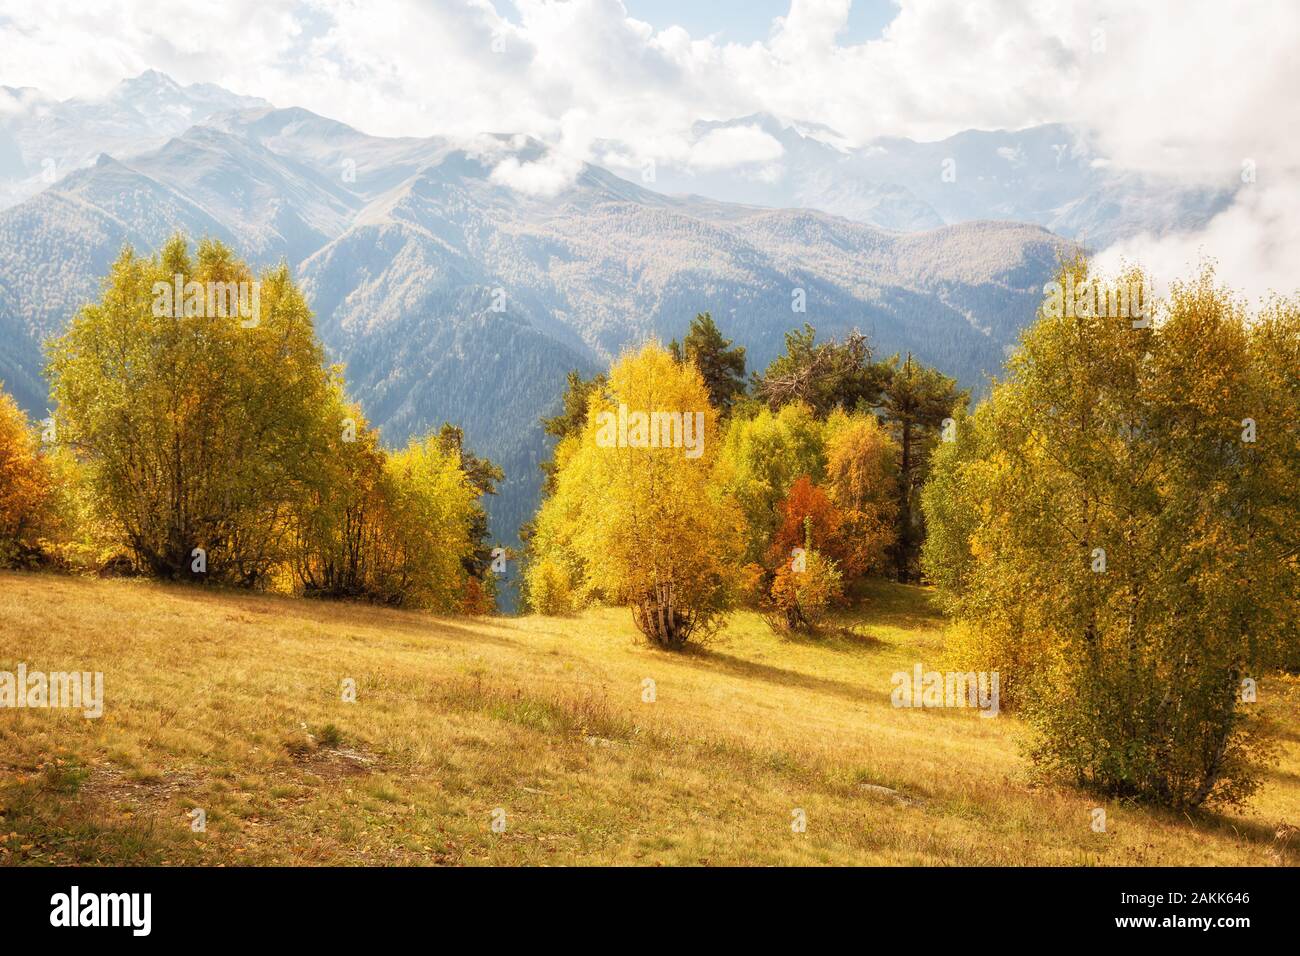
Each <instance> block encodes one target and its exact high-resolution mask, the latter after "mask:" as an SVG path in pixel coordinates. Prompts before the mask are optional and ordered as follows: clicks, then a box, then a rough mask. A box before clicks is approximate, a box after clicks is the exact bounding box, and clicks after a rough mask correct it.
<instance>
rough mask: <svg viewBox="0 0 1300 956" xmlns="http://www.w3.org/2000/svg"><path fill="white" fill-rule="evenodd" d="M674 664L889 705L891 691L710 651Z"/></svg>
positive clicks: (693, 650)
mask: <svg viewBox="0 0 1300 956" xmlns="http://www.w3.org/2000/svg"><path fill="white" fill-rule="evenodd" d="M673 659H674V661H676V662H678V663H681V664H686V665H688V666H691V667H699V668H710V669H713V670H716V671H720V672H722V673H726V674H732V675H734V676H736V677H743V678H746V679H747V680H756V681H761V682H763V683H766V684H776V685H779V686H781V687H797V688H800V689H802V690H810V691H814V692H817V693H822V694H831V695H833V696H835V697H841V698H843V699H845V700H851V701H855V702H857V703H871V702H877V703H883V704H886V705H887V704H888V703H889V688H887V687H882V688H879V689H878V690H877V689H875V688H869V687H864V686H862V685H860V684H852V683H849V682H848V681H841V680H835V679H833V678H829V677H817V676H816V675H813V674H805V673H802V672H800V671H792V670H786V669H784V668H781V667H773V666H772V665H771V664H760V663H759V662H757V661H752V660H748V659H747V658H744V657H736V656H735V655H732V654H725V653H723V652H722V651H717V650H713V649H711V648H708V647H687V648H686V649H684V650H682V651H679V652H677V653H676V654H675V655H674V657H673Z"/></svg>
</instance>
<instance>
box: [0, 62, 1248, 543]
mask: <svg viewBox="0 0 1300 956" xmlns="http://www.w3.org/2000/svg"><path fill="white" fill-rule="evenodd" d="M6 95H7V97H8V102H7V106H6V109H5V110H4V111H3V112H0V156H2V157H5V158H2V159H0V192H2V193H3V195H6V196H9V197H21V196H26V198H23V199H22V201H21V202H15V203H14V204H12V205H10V207H9V208H6V209H4V210H3V211H0V380H3V381H4V382H5V386H6V388H7V389H8V390H9V391H11V392H12V393H13V394H15V396H16V397H17V398H18V400H19V401H20V403H22V404H23V405H25V406H26V407H27V408H28V409H29V411H31V412H33V413H43V412H44V409H45V403H46V387H45V383H44V382H43V380H42V378H41V368H42V357H41V349H40V343H41V342H42V340H43V339H44V338H45V337H46V336H48V335H50V334H52V333H56V332H58V331H59V330H60V329H61V328H62V327H63V326H64V324H65V323H66V322H67V320H68V318H69V317H70V316H71V315H72V314H73V313H74V312H75V310H76V309H77V308H78V306H79V305H81V304H82V303H83V302H85V301H87V300H88V299H90V298H92V297H93V296H94V295H95V294H96V292H97V284H98V281H99V279H100V277H102V276H103V275H104V274H105V273H106V272H107V270H108V268H109V266H110V264H111V263H112V261H113V260H114V259H115V258H116V257H117V255H118V254H119V253H120V251H121V248H122V246H123V244H125V243H130V244H132V245H133V246H134V247H135V248H136V249H137V251H141V252H152V251H153V250H154V249H156V248H157V247H158V245H159V244H160V243H161V242H162V241H163V240H164V239H165V238H166V237H167V236H168V235H170V234H171V233H173V232H176V231H183V232H185V233H187V234H189V235H190V236H192V237H195V238H197V237H200V236H214V237H217V238H220V239H222V240H224V241H226V242H228V243H230V244H231V245H233V246H234V247H235V248H236V249H237V250H238V251H239V252H240V253H241V254H243V255H245V256H247V257H249V258H250V259H251V260H253V261H255V262H256V263H259V264H264V265H269V264H272V263H275V262H278V261H280V260H281V259H284V260H286V261H288V262H289V264H290V265H291V266H292V267H293V269H294V271H295V273H296V275H298V276H299V278H300V280H301V282H302V284H303V288H304V290H305V291H306V293H307V295H308V297H309V300H310V302H311V305H312V308H313V309H314V311H315V313H316V320H317V325H318V328H319V330H320V334H321V337H322V339H323V340H324V342H325V343H326V345H327V347H328V349H329V350H330V353H331V355H332V356H333V357H334V358H336V359H338V360H341V361H343V362H345V363H346V365H347V374H348V382H349V386H350V390H351V392H352V393H353V395H355V396H356V397H357V398H358V399H359V400H360V401H361V402H362V404H363V406H364V408H365V409H366V411H367V414H368V415H369V416H370V418H371V420H372V422H373V423H374V424H376V425H378V426H380V427H381V428H382V429H383V434H384V437H385V440H386V441H387V442H389V443H390V444H398V443H401V442H404V441H405V439H406V438H407V437H408V436H409V435H411V434H413V433H416V432H419V431H422V430H424V429H427V428H429V427H436V426H437V425H438V424H439V423H441V422H442V421H443V420H449V421H452V422H456V423H458V424H460V425H462V426H463V427H464V428H465V430H466V433H467V436H468V439H469V442H470V444H471V445H472V447H473V448H474V449H475V450H476V451H477V452H479V453H481V454H486V455H488V456H489V457H491V458H493V459H494V460H496V461H497V462H499V463H500V464H501V465H502V466H503V467H504V468H505V470H506V473H507V482H506V486H505V487H504V488H503V489H502V493H501V494H500V495H499V496H498V500H496V501H493V502H490V503H489V505H490V509H491V512H492V518H493V527H494V531H495V533H496V534H497V535H498V536H499V537H500V538H502V539H503V540H509V539H512V538H513V536H514V532H515V530H516V529H517V527H518V524H519V523H520V521H522V520H524V519H525V518H526V517H528V516H529V515H530V514H531V512H532V509H533V507H534V504H535V498H536V493H537V488H538V485H539V474H538V470H537V467H536V465H537V462H538V460H540V458H541V457H542V456H543V455H544V454H545V445H544V440H543V436H542V433H541V430H540V425H539V423H538V418H539V416H541V415H543V414H549V413H551V412H552V411H553V409H554V407H555V405H556V402H557V400H558V397H559V395H560V393H561V391H562V389H563V385H564V377H565V373H567V372H568V371H570V370H571V369H574V368H578V369H582V370H583V371H584V372H590V371H593V370H595V369H596V368H598V367H600V366H602V365H603V364H605V363H606V362H607V361H608V359H609V358H610V357H611V356H613V355H616V354H617V352H618V351H619V349H621V348H622V347H623V346H624V345H626V344H628V343H631V342H635V341H638V340H640V339H642V338H644V337H646V336H649V335H656V336H658V337H660V338H661V339H663V340H667V339H669V338H672V337H674V336H680V335H681V334H682V333H683V332H684V330H685V328H686V326H687V324H688V323H689V321H690V319H691V317H692V316H694V315H695V313H697V312H700V311H705V310H709V311H712V313H713V315H714V317H715V318H716V319H717V320H718V324H719V326H720V327H721V328H722V330H723V332H724V333H725V334H727V335H728V336H730V337H733V338H734V339H736V341H737V342H738V343H739V344H742V345H744V346H746V348H747V349H748V350H749V360H750V367H751V368H762V367H763V366H765V365H766V364H767V362H768V361H770V359H771V358H772V357H773V356H774V355H776V354H777V353H778V352H779V351H780V350H781V348H782V346H783V335H784V333H785V332H786V331H787V330H789V329H791V328H794V327H797V326H799V325H800V324H802V323H803V322H804V321H807V322H810V323H811V324H813V325H815V326H816V327H817V329H818V332H819V334H821V335H823V336H828V335H838V334H842V333H844V332H846V331H848V330H849V329H851V328H853V327H855V326H856V327H860V328H862V329H863V330H864V331H865V332H867V333H868V334H869V336H870V338H871V341H872V342H873V344H874V345H875V346H876V348H877V350H878V351H879V352H881V353H883V354H890V353H892V352H895V351H903V352H906V351H911V352H914V353H915V354H916V355H917V356H918V357H919V358H920V359H921V360H923V361H925V362H927V363H930V364H934V365H937V366H938V367H940V368H942V369H944V370H945V371H947V372H949V373H951V374H954V375H957V376H958V377H959V378H960V379H961V380H962V382H963V383H964V384H966V385H972V386H978V385H980V383H981V382H982V381H983V377H984V376H985V375H986V374H988V373H991V372H994V371H995V370H996V369H997V368H999V367H1000V365H1001V362H1002V360H1003V358H1004V349H1005V347H1006V346H1007V345H1008V344H1009V343H1010V342H1012V341H1013V340H1014V336H1015V334H1016V332H1017V331H1018V329H1019V328H1020V327H1022V326H1023V325H1024V324H1025V323H1026V322H1028V321H1029V319H1030V318H1032V316H1033V313H1034V309H1035V307H1036V305H1037V303H1038V301H1039V299H1040V297H1041V288H1042V284H1043V282H1044V281H1045V280H1046V279H1047V278H1048V277H1049V276H1050V273H1051V271H1052V268H1053V266H1054V264H1055V262H1056V259H1057V256H1058V253H1059V252H1060V251H1061V250H1063V249H1065V248H1067V247H1068V246H1069V242H1068V241H1067V240H1066V239H1063V238H1061V237H1060V236H1058V235H1054V234H1053V232H1049V231H1048V229H1046V228H1044V226H1050V227H1052V229H1054V230H1055V231H1056V232H1058V233H1059V234H1060V235H1063V236H1066V237H1071V236H1082V237H1085V238H1086V239H1087V240H1088V241H1089V243H1091V242H1092V241H1093V239H1094V238H1095V237H1096V236H1098V235H1111V236H1113V235H1125V234H1128V233H1129V232H1131V231H1132V230H1134V229H1136V228H1143V229H1152V230H1160V229H1171V228H1182V227H1190V226H1194V225H1199V224H1200V223H1201V222H1203V221H1204V220H1205V218H1207V217H1208V216H1209V215H1210V214H1211V213H1212V211H1213V210H1215V209H1217V208H1218V207H1219V205H1220V204H1221V203H1223V202H1225V201H1226V199H1227V196H1228V194H1227V193H1222V194H1220V193H1214V192H1209V191H1189V190H1185V189H1179V188H1176V187H1173V186H1160V187H1159V188H1156V189H1153V188H1152V184H1150V183H1147V182H1145V181H1138V180H1134V179H1131V178H1129V177H1125V176H1124V175H1122V174H1117V173H1113V172H1110V171H1108V170H1107V168H1106V167H1105V166H1104V164H1101V165H1099V164H1097V163H1096V162H1094V160H1095V159H1096V157H1092V156H1091V155H1090V154H1088V153H1087V151H1086V150H1084V149H1083V148H1082V147H1080V146H1079V145H1078V143H1077V142H1075V141H1073V140H1071V139H1070V138H1069V137H1070V134H1069V133H1068V132H1067V131H1066V130H1065V129H1064V128H1062V127H1038V128H1034V129H1029V130H1022V131H1020V132H1016V133H966V134H961V135H960V136H958V137H953V138H952V139H951V140H947V141H943V142H941V143H935V144H919V143H913V142H911V141H907V140H892V141H888V142H883V141H882V142H881V143H877V144H873V145H872V146H871V147H868V148H867V149H864V150H858V151H853V150H846V149H844V148H843V147H842V146H839V145H837V144H836V142H835V138H834V135H833V133H831V132H830V131H825V130H817V129H807V128H805V129H802V130H801V129H799V128H796V127H795V126H793V125H788V124H780V123H778V122H776V121H775V120H772V119H771V118H770V117H758V118H753V117H751V118H747V119H742V120H737V121H735V122H734V124H731V125H730V126H729V125H728V124H701V126H700V127H699V134H700V137H701V140H702V141H704V142H706V143H707V142H708V140H707V137H708V136H709V135H710V134H711V133H716V132H717V131H718V130H720V129H726V128H733V127H756V128H758V129H759V131H760V132H762V133H764V134H765V135H768V136H770V137H771V138H773V139H775V140H777V141H779V143H780V145H781V153H780V155H779V157H774V156H773V153H774V151H773V150H772V149H771V147H770V146H764V149H766V150H767V153H766V154H764V155H765V157H766V158H764V159H762V160H760V161H758V162H755V163H749V164H742V166H741V173H742V174H743V175H738V174H737V173H736V172H735V170H734V169H733V170H732V171H730V172H728V171H725V170H718V171H716V172H712V173H708V174H698V173H697V174H695V175H691V176H687V175H685V174H684V173H682V172H681V171H675V170H672V169H660V170H657V171H656V176H655V177H654V182H653V183H643V182H641V181H640V177H638V176H636V175H635V173H628V175H629V177H630V178H622V177H620V176H617V175H615V174H614V173H612V172H610V171H608V170H607V169H605V168H602V167H600V166H596V165H591V164H585V163H584V164H579V163H572V164H567V165H565V164H556V163H555V162H554V161H555V159H556V157H554V156H553V154H551V152H550V151H549V150H548V148H547V147H546V146H544V145H543V144H541V143H538V142H536V141H533V140H528V139H526V138H523V137H516V136H510V135H504V134H503V135H485V136H482V137H479V138H478V139H476V140H474V141H472V142H463V141H451V140H447V139H442V138H438V137H432V138H401V139H391V138H379V137H373V136H368V135H366V134H364V133H361V132H359V131H357V130H355V129H352V128H351V127H348V126H345V125H343V124H341V123H337V122H335V121H333V120H330V119H328V118H325V117H322V116H318V115H316V114H313V113H310V112H308V111H306V110H302V109H275V108H273V107H271V106H270V105H269V104H265V103H264V102H262V101H257V100H252V99H250V98H247V97H239V96H236V95H234V94H230V93H227V92H225V91H223V90H220V89H219V88H217V87H206V86H205V87H180V86H178V85H177V84H175V83H173V82H172V81H171V80H169V79H168V78H167V77H165V76H163V75H161V74H157V73H148V74H144V75H143V76H141V77H138V78H136V79H135V80H130V81H126V82H124V83H123V84H122V85H120V86H119V87H118V88H117V89H116V90H115V91H114V92H113V93H112V94H110V95H109V96H108V97H107V98H106V99H105V100H103V101H102V102H98V103H91V102H77V101H68V102H67V103H53V102H51V101H48V100H45V99H44V98H42V97H40V96H39V94H38V93H36V92H35V91H30V90H26V91H19V92H14V91H9V90H7V89H6ZM15 104H17V105H15ZM744 135H751V134H744ZM714 142H717V140H714ZM1063 142H1064V143H1067V144H1069V143H1074V145H1071V146H1069V149H1068V150H1057V149H1056V147H1057V146H1059V145H1061V144H1062V143H1063ZM610 149H614V147H613V146H610ZM42 151H45V152H46V153H47V156H46V157H42ZM611 155H613V154H612V153H611ZM1062 156H1064V157H1065V158H1061V157H1062ZM49 157H53V158H54V160H55V163H54V165H55V168H56V170H63V169H66V168H69V167H78V166H81V168H74V170H73V171H72V172H70V173H68V174H67V175H63V176H61V178H58V179H57V181H55V182H54V183H52V184H45V183H44V182H42V183H41V185H43V186H44V187H45V188H43V189H41V190H40V191H39V192H35V194H28V193H29V192H30V190H31V187H32V185H33V183H32V179H33V177H39V176H40V175H41V172H42V170H43V169H44V168H48V166H43V159H44V158H49ZM92 157H94V158H93V159H92ZM949 157H951V158H954V160H955V163H956V170H957V175H956V179H955V181H954V182H945V181H943V179H942V178H941V175H940V173H941V166H942V161H943V159H946V158H949ZM1058 159H1060V165H1059V166H1058ZM87 161H89V165H84V166H82V164H83V163H85V162H87ZM774 164H775V165H774ZM555 168H562V169H564V170H565V176H564V179H563V181H559V182H555V181H553V177H552V176H551V175H550V174H551V173H552V172H553V171H554V169H555ZM764 170H766V171H765V172H764ZM533 172H537V173H538V175H536V176H533V175H532V173H533ZM543 173H545V174H546V175H542V174H543ZM521 183H522V184H524V185H525V187H527V188H524V189H523V191H521V189H520V188H519V187H520V186H521ZM529 183H533V184H538V183H540V186H538V187H536V188H532V187H528V184H529ZM1156 185H1157V186H1159V184H1156ZM652 186H653V188H651V187H652ZM672 192H679V193H693V194H694V195H675V196H674V195H668V193H672ZM701 194H709V196H710V198H704V196H703V195H701ZM770 207H794V208H770ZM800 207H803V208H800ZM1016 219H1020V220H1024V221H1008V220H1016ZM990 220H1002V221H990ZM882 226H883V227H885V228H882ZM796 290H802V294H803V297H804V298H805V299H806V303H807V311H806V312H804V313H800V312H795V311H793V309H792V302H794V301H795V298H796Z"/></svg>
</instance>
